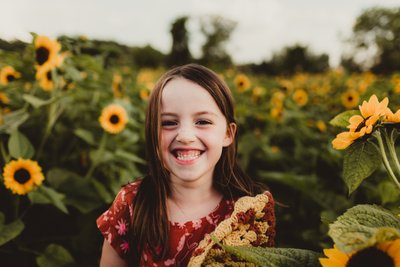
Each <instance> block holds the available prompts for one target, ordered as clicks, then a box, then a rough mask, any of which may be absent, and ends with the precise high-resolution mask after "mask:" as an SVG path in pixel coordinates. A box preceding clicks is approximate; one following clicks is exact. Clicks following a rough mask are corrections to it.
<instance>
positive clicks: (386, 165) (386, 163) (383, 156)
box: [374, 130, 400, 189]
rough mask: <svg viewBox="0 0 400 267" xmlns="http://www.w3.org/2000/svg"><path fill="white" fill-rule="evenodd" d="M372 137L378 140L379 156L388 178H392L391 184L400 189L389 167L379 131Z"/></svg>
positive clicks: (399, 184)
mask: <svg viewBox="0 0 400 267" xmlns="http://www.w3.org/2000/svg"><path fill="white" fill-rule="evenodd" d="M374 136H375V137H376V139H377V140H378V144H379V150H380V152H381V156H382V161H383V165H385V168H386V171H387V172H388V174H389V176H390V177H391V178H392V180H393V182H394V183H395V184H396V186H397V187H398V188H399V189H400V183H399V181H398V180H397V177H396V175H395V174H394V172H393V170H392V167H391V166H390V163H389V160H388V158H387V156H386V150H385V145H384V143H383V140H382V136H381V132H380V131H379V130H377V131H375V132H374Z"/></svg>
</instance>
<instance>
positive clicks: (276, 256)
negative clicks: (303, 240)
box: [213, 239, 321, 267]
mask: <svg viewBox="0 0 400 267" xmlns="http://www.w3.org/2000/svg"><path fill="white" fill-rule="evenodd" d="M213 240H214V239H213ZM214 242H215V240H214ZM217 244H218V245H220V246H221V247H222V248H223V249H224V250H226V251H227V252H229V253H232V254H234V255H236V256H238V257H240V258H242V259H244V260H246V261H248V262H252V263H255V264H257V265H258V266H263V267H278V266H279V267H314V266H319V262H318V258H319V257H320V256H321V255H320V254H319V253H316V252H314V251H310V250H305V249H297V248H263V247H247V246H227V245H222V244H221V243H219V242H217Z"/></svg>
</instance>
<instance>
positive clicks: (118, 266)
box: [100, 240, 128, 267]
mask: <svg viewBox="0 0 400 267" xmlns="http://www.w3.org/2000/svg"><path fill="white" fill-rule="evenodd" d="M100 267H128V264H127V263H126V262H125V261H124V260H123V259H122V258H121V257H120V256H119V255H118V254H117V252H116V251H115V250H114V248H113V247H112V246H111V245H110V244H109V243H108V242H107V240H104V242H103V250H102V253H101V259H100Z"/></svg>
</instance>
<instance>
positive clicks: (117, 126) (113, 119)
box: [99, 104, 128, 134]
mask: <svg viewBox="0 0 400 267" xmlns="http://www.w3.org/2000/svg"><path fill="white" fill-rule="evenodd" d="M99 122H100V124H101V127H103V129H104V130H105V131H106V132H109V133H112V134H117V133H120V132H122V131H123V130H124V129H125V126H126V124H127V123H128V114H127V113H126V111H125V109H124V108H123V107H122V106H120V105H117V104H111V105H108V106H107V107H105V108H104V109H103V111H102V112H101V116H100V118H99Z"/></svg>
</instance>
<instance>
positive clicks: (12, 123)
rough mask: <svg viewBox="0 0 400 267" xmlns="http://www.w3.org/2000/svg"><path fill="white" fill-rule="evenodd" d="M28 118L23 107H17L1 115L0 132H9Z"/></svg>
mask: <svg viewBox="0 0 400 267" xmlns="http://www.w3.org/2000/svg"><path fill="white" fill-rule="evenodd" d="M28 118H29V114H28V112H27V111H26V110H25V109H19V110H16V111H13V112H10V113H7V114H6V115H4V116H3V124H2V125H0V133H2V132H7V133H9V134H11V133H12V132H13V131H15V130H17V129H18V127H19V126H20V125H21V124H22V123H24V122H25V121H26V120H27V119H28Z"/></svg>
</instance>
